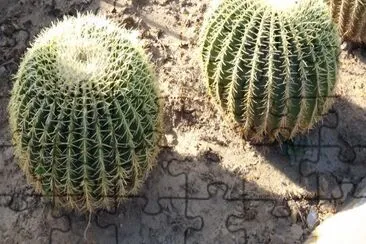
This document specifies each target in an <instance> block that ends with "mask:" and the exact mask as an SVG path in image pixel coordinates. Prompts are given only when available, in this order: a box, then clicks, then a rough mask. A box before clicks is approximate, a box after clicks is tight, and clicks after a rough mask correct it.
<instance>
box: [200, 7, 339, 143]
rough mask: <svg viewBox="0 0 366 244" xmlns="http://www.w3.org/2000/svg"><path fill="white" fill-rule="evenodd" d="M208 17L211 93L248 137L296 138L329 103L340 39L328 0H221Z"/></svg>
mask: <svg viewBox="0 0 366 244" xmlns="http://www.w3.org/2000/svg"><path fill="white" fill-rule="evenodd" d="M215 6H217V7H216V8H215V9H210V12H209V13H210V14H208V15H207V16H206V19H205V22H204V25H203V28H202V33H201V39H200V46H201V49H200V50H201V65H202V70H203V73H204V76H205V79H206V84H207V87H208V90H209V93H210V94H211V95H212V97H213V98H214V100H215V101H216V103H217V104H219V105H220V108H221V109H222V110H223V111H224V112H225V113H226V114H227V115H228V116H227V117H226V116H225V117H226V118H230V120H231V121H235V122H236V124H240V127H241V128H242V130H243V135H244V137H245V138H246V139H250V140H254V141H263V140H265V139H266V140H268V139H269V140H272V141H273V140H275V139H290V138H292V137H294V136H295V135H296V134H298V133H302V132H304V131H307V130H308V129H309V128H311V126H312V125H313V124H314V123H315V122H317V121H318V120H319V119H320V118H321V115H322V114H323V113H324V112H325V111H326V110H327V109H328V108H329V105H330V101H331V100H330V99H329V96H331V95H332V91H333V88H334V86H335V83H336V77H337V68H338V54H339V45H340V43H339V38H338V35H337V30H336V26H335V24H333V23H332V19H331V16H330V13H329V10H328V8H327V6H326V4H325V3H324V2H323V1H322V0H302V1H295V0H286V1H274V0H223V1H221V3H220V4H215Z"/></svg>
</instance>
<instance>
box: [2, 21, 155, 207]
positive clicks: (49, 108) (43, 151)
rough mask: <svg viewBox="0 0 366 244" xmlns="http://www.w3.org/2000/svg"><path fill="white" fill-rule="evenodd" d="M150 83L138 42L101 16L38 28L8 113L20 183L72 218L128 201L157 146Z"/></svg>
mask: <svg viewBox="0 0 366 244" xmlns="http://www.w3.org/2000/svg"><path fill="white" fill-rule="evenodd" d="M155 82H156V80H155V75H154V73H153V71H152V69H151V67H150V65H149V63H148V62H147V58H146V57H145V54H144V52H143V50H142V49H141V47H140V45H139V43H138V41H137V38H136V37H134V35H133V34H132V33H130V32H127V31H126V30H125V29H123V28H120V27H119V26H118V25H116V24H114V23H113V22H111V21H110V20H108V19H106V18H104V17H102V16H94V15H92V14H87V15H80V14H79V15H78V16H77V17H68V18H67V17H65V18H64V19H63V20H62V21H59V22H57V23H55V24H53V25H52V26H51V27H50V28H47V29H44V30H43V32H42V33H41V34H40V35H39V36H38V37H37V38H36V40H35V41H34V43H33V44H32V46H31V48H30V49H29V50H28V51H27V53H26V54H25V56H24V58H23V60H22V62H21V64H20V67H19V70H18V73H17V74H16V77H15V84H14V87H13V90H12V95H11V99H10V103H9V107H8V109H9V117H10V127H11V130H12V133H13V142H14V144H15V154H16V156H17V158H18V159H19V164H20V166H21V168H22V169H23V171H25V173H26V175H27V178H28V180H29V181H31V182H32V183H34V184H35V186H36V189H37V190H38V191H41V192H42V193H43V194H45V195H49V196H52V197H53V199H54V203H55V204H57V205H61V206H63V207H71V208H73V209H77V210H80V211H86V210H87V211H93V210H94V209H96V208H108V207H112V206H113V204H114V203H115V200H116V199H117V200H118V199H122V198H123V197H125V196H126V195H128V194H133V193H135V192H136V191H137V190H138V189H139V186H140V184H141V182H142V181H143V180H144V178H145V177H146V174H147V172H148V170H149V169H150V168H151V166H152V165H153V162H154V159H155V155H156V153H157V142H158V139H159V137H160V132H159V131H160V114H161V105H160V103H159V100H158V91H157V89H156V86H155Z"/></svg>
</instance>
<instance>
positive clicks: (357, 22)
mask: <svg viewBox="0 0 366 244" xmlns="http://www.w3.org/2000/svg"><path fill="white" fill-rule="evenodd" d="M327 2H328V4H329V6H330V8H331V11H332V17H333V19H334V21H335V22H336V23H337V24H338V29H339V33H340V35H341V37H342V40H343V41H350V42H355V43H363V44H366V1H365V0H327Z"/></svg>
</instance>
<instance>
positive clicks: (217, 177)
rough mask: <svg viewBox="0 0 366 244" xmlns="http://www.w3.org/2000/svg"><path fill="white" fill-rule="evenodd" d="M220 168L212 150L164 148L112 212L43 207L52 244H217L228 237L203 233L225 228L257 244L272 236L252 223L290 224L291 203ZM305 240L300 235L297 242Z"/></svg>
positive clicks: (287, 230)
mask: <svg viewBox="0 0 366 244" xmlns="http://www.w3.org/2000/svg"><path fill="white" fill-rule="evenodd" d="M220 163H221V162H220V155H217V154H216V153H215V152H213V151H205V152H202V153H200V154H199V155H189V154H185V155H182V154H180V153H178V152H176V151H175V150H174V149H173V148H169V147H164V148H162V150H161V152H160V154H159V155H158V160H157V165H156V166H155V167H154V168H153V169H152V171H151V172H150V174H149V176H148V178H147V179H146V181H145V182H144V184H143V186H142V188H141V190H140V191H138V192H137V193H136V194H135V195H130V196H127V197H126V199H125V201H124V202H122V203H121V204H119V205H115V206H114V207H112V208H111V209H110V210H99V211H97V212H96V213H94V214H92V215H88V214H85V215H83V214H79V213H77V212H73V211H72V212H69V211H65V210H62V209H54V208H52V206H51V204H50V203H47V204H46V205H44V208H45V209H49V208H51V209H52V211H53V212H54V213H53V217H51V218H50V217H49V218H48V219H45V221H46V222H47V221H51V224H50V228H52V229H51V231H50V233H49V240H50V242H51V243H53V242H55V243H58V242H59V241H60V240H62V241H63V242H65V243H84V242H86V243H168V242H167V241H168V240H169V243H187V242H191V241H196V242H197V243H213V242H214V240H218V238H219V239H220V238H222V239H221V240H225V236H220V234H219V233H218V234H216V233H215V234H213V235H203V234H201V232H202V231H203V232H204V233H206V232H210V233H214V229H215V228H218V227H217V225H220V228H221V229H220V232H223V233H226V232H227V233H229V234H230V235H231V237H232V238H238V239H239V238H243V239H245V240H247V241H249V243H255V242H256V241H257V239H256V238H258V239H263V238H268V239H271V235H272V234H270V233H269V232H268V231H267V229H266V228H267V227H266V225H257V224H253V223H257V222H265V221H267V222H268V221H273V222H275V223H277V222H278V223H280V222H281V223H283V222H286V221H287V222H289V223H291V221H292V220H291V217H290V210H289V206H288V205H287V203H286V201H284V200H283V199H281V197H280V196H277V195H276V194H275V193H273V192H268V191H266V190H264V189H262V188H261V187H258V186H257V185H256V183H255V182H248V181H245V180H243V178H242V177H240V176H238V175H237V174H235V173H233V172H231V171H228V170H226V169H224V168H223V167H222V166H221V164H220ZM246 189H251V190H246ZM250 195H252V197H249V196H250ZM254 195H255V196H256V197H255V196H254ZM258 196H261V197H260V198H259V197H258ZM221 204H223V205H224V207H222V205H221ZM279 209H281V211H279ZM56 218H57V219H59V220H58V222H57V223H56V221H55V219H56ZM61 218H64V219H63V222H62V221H61V220H60V219H61ZM261 218H265V221H264V219H263V220H262V219H261ZM220 221H222V222H220ZM225 222H226V224H225ZM231 222H235V224H230V223H231ZM52 223H53V224H52ZM298 224H299V225H300V226H301V223H298ZM276 225H277V224H274V226H276ZM291 225H292V224H286V225H284V226H283V227H281V228H280V229H278V230H276V231H277V233H275V234H276V235H282V234H284V235H285V233H291V228H290V227H291ZM65 226H66V227H65ZM271 226H272V225H271ZM67 227H68V228H67ZM225 228H227V230H225ZM62 230H64V231H62ZM205 231H206V232H205ZM152 232H153V233H154V234H151V233H152ZM253 233H254V234H253ZM305 237H306V234H304V235H302V233H301V234H300V235H298V236H296V237H292V238H294V239H293V240H295V239H296V240H297V239H301V240H303V239H304V238H305ZM294 242H295V241H294Z"/></svg>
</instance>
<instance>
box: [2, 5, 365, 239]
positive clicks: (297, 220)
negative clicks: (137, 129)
mask: <svg viewBox="0 0 366 244" xmlns="http://www.w3.org/2000/svg"><path fill="white" fill-rule="evenodd" d="M208 3H209V1H208V0H202V1H200V0H182V1H170V0H141V1H139V0H130V1H112V0H104V1H98V0H95V1H92V0H70V1H58V0H28V1H22V0H20V1H10V0H0V81H1V82H0V100H1V101H0V124H1V127H0V144H1V148H0V152H1V154H0V216H1V217H0V238H1V240H2V241H4V243H49V242H52V243H116V242H119V243H302V242H303V240H304V239H305V238H306V236H307V235H308V234H309V232H310V231H311V230H312V228H313V227H314V226H315V225H316V224H318V223H319V222H321V221H322V220H323V219H324V218H325V217H326V216H329V215H331V214H332V213H334V212H335V211H336V210H337V209H338V207H339V206H341V204H342V203H343V202H344V201H348V200H351V199H352V198H354V197H360V196H359V195H357V194H358V192H359V189H360V188H361V187H363V186H366V180H365V179H366V178H365V176H366V160H365V159H366V110H365V107H366V95H365V94H366V88H365V82H364V79H365V78H366V64H365V59H366V58H365V57H366V55H365V51H364V50H362V49H357V50H355V51H354V55H349V54H347V53H345V52H344V53H342V55H341V68H340V73H339V82H338V87H337V95H338V97H337V99H336V101H335V104H334V106H333V108H332V110H331V111H330V113H329V114H328V115H326V116H325V117H324V121H323V122H322V123H320V124H319V125H318V126H317V127H316V128H314V129H313V130H311V131H310V132H309V134H308V135H306V136H298V137H297V138H296V139H295V140H294V142H293V143H285V144H284V145H282V146H279V145H276V144H273V145H252V144H249V143H247V142H245V141H243V140H242V139H241V138H240V137H239V136H238V135H237V134H236V133H235V132H234V131H233V130H232V129H231V128H229V127H228V126H226V125H224V124H223V118H222V117H221V114H220V113H219V112H218V111H217V110H216V108H215V106H213V105H212V103H211V101H210V98H209V97H208V96H207V94H206V90H205V87H204V84H203V82H202V79H201V76H200V71H199V68H198V63H197V51H198V50H197V37H198V33H199V29H200V26H201V24H202V20H203V15H204V13H205V11H206V9H207V6H208ZM76 11H81V12H85V11H93V12H101V13H104V14H106V15H108V17H110V18H112V19H114V20H116V21H117V22H119V23H122V24H124V25H125V26H126V28H129V29H136V30H138V31H139V33H140V38H141V39H142V40H143V42H144V47H145V49H146V51H147V52H148V53H150V54H151V60H152V62H153V63H154V64H155V68H156V72H157V74H158V76H159V85H160V87H161V89H162V99H163V100H164V101H165V115H164V122H165V128H164V130H165V140H164V141H162V142H161V147H162V152H161V153H160V155H159V158H158V166H157V167H156V168H155V169H154V170H153V171H152V173H151V175H150V176H149V178H148V180H147V182H146V184H145V185H144V188H143V189H142V190H141V192H140V193H139V194H138V196H131V198H130V199H129V200H128V201H127V202H126V203H125V204H123V205H122V206H121V207H119V208H118V209H116V210H115V211H114V212H99V213H98V214H97V215H95V216H94V215H93V216H90V219H89V216H78V215H76V214H66V213H63V212H62V211H58V210H54V209H52V208H51V206H50V204H49V201H48V200H47V199H45V198H44V197H42V196H36V195H34V192H33V190H32V188H31V187H30V186H29V185H27V183H26V181H25V178H24V176H23V174H22V172H20V170H19V168H18V167H17V165H16V161H15V160H14V158H13V150H12V147H11V145H10V138H11V135H10V133H9V129H8V122H7V113H6V107H7V103H8V100H9V91H10V89H11V87H12V80H11V77H12V75H13V74H15V72H16V70H17V65H18V64H19V58H20V57H21V55H22V54H23V53H24V51H25V48H26V47H27V46H28V45H29V43H30V41H31V40H32V39H33V38H34V36H35V35H36V34H37V33H38V32H39V31H40V29H41V28H42V27H46V26H48V25H49V24H50V23H51V21H54V20H56V19H57V18H60V17H61V16H62V15H64V14H71V15H72V14H75V13H76ZM361 197H362V196H361ZM364 197H366V196H364ZM88 221H90V225H89V228H88V229H87V231H86V232H85V233H84V230H85V229H86V227H87V225H88Z"/></svg>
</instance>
